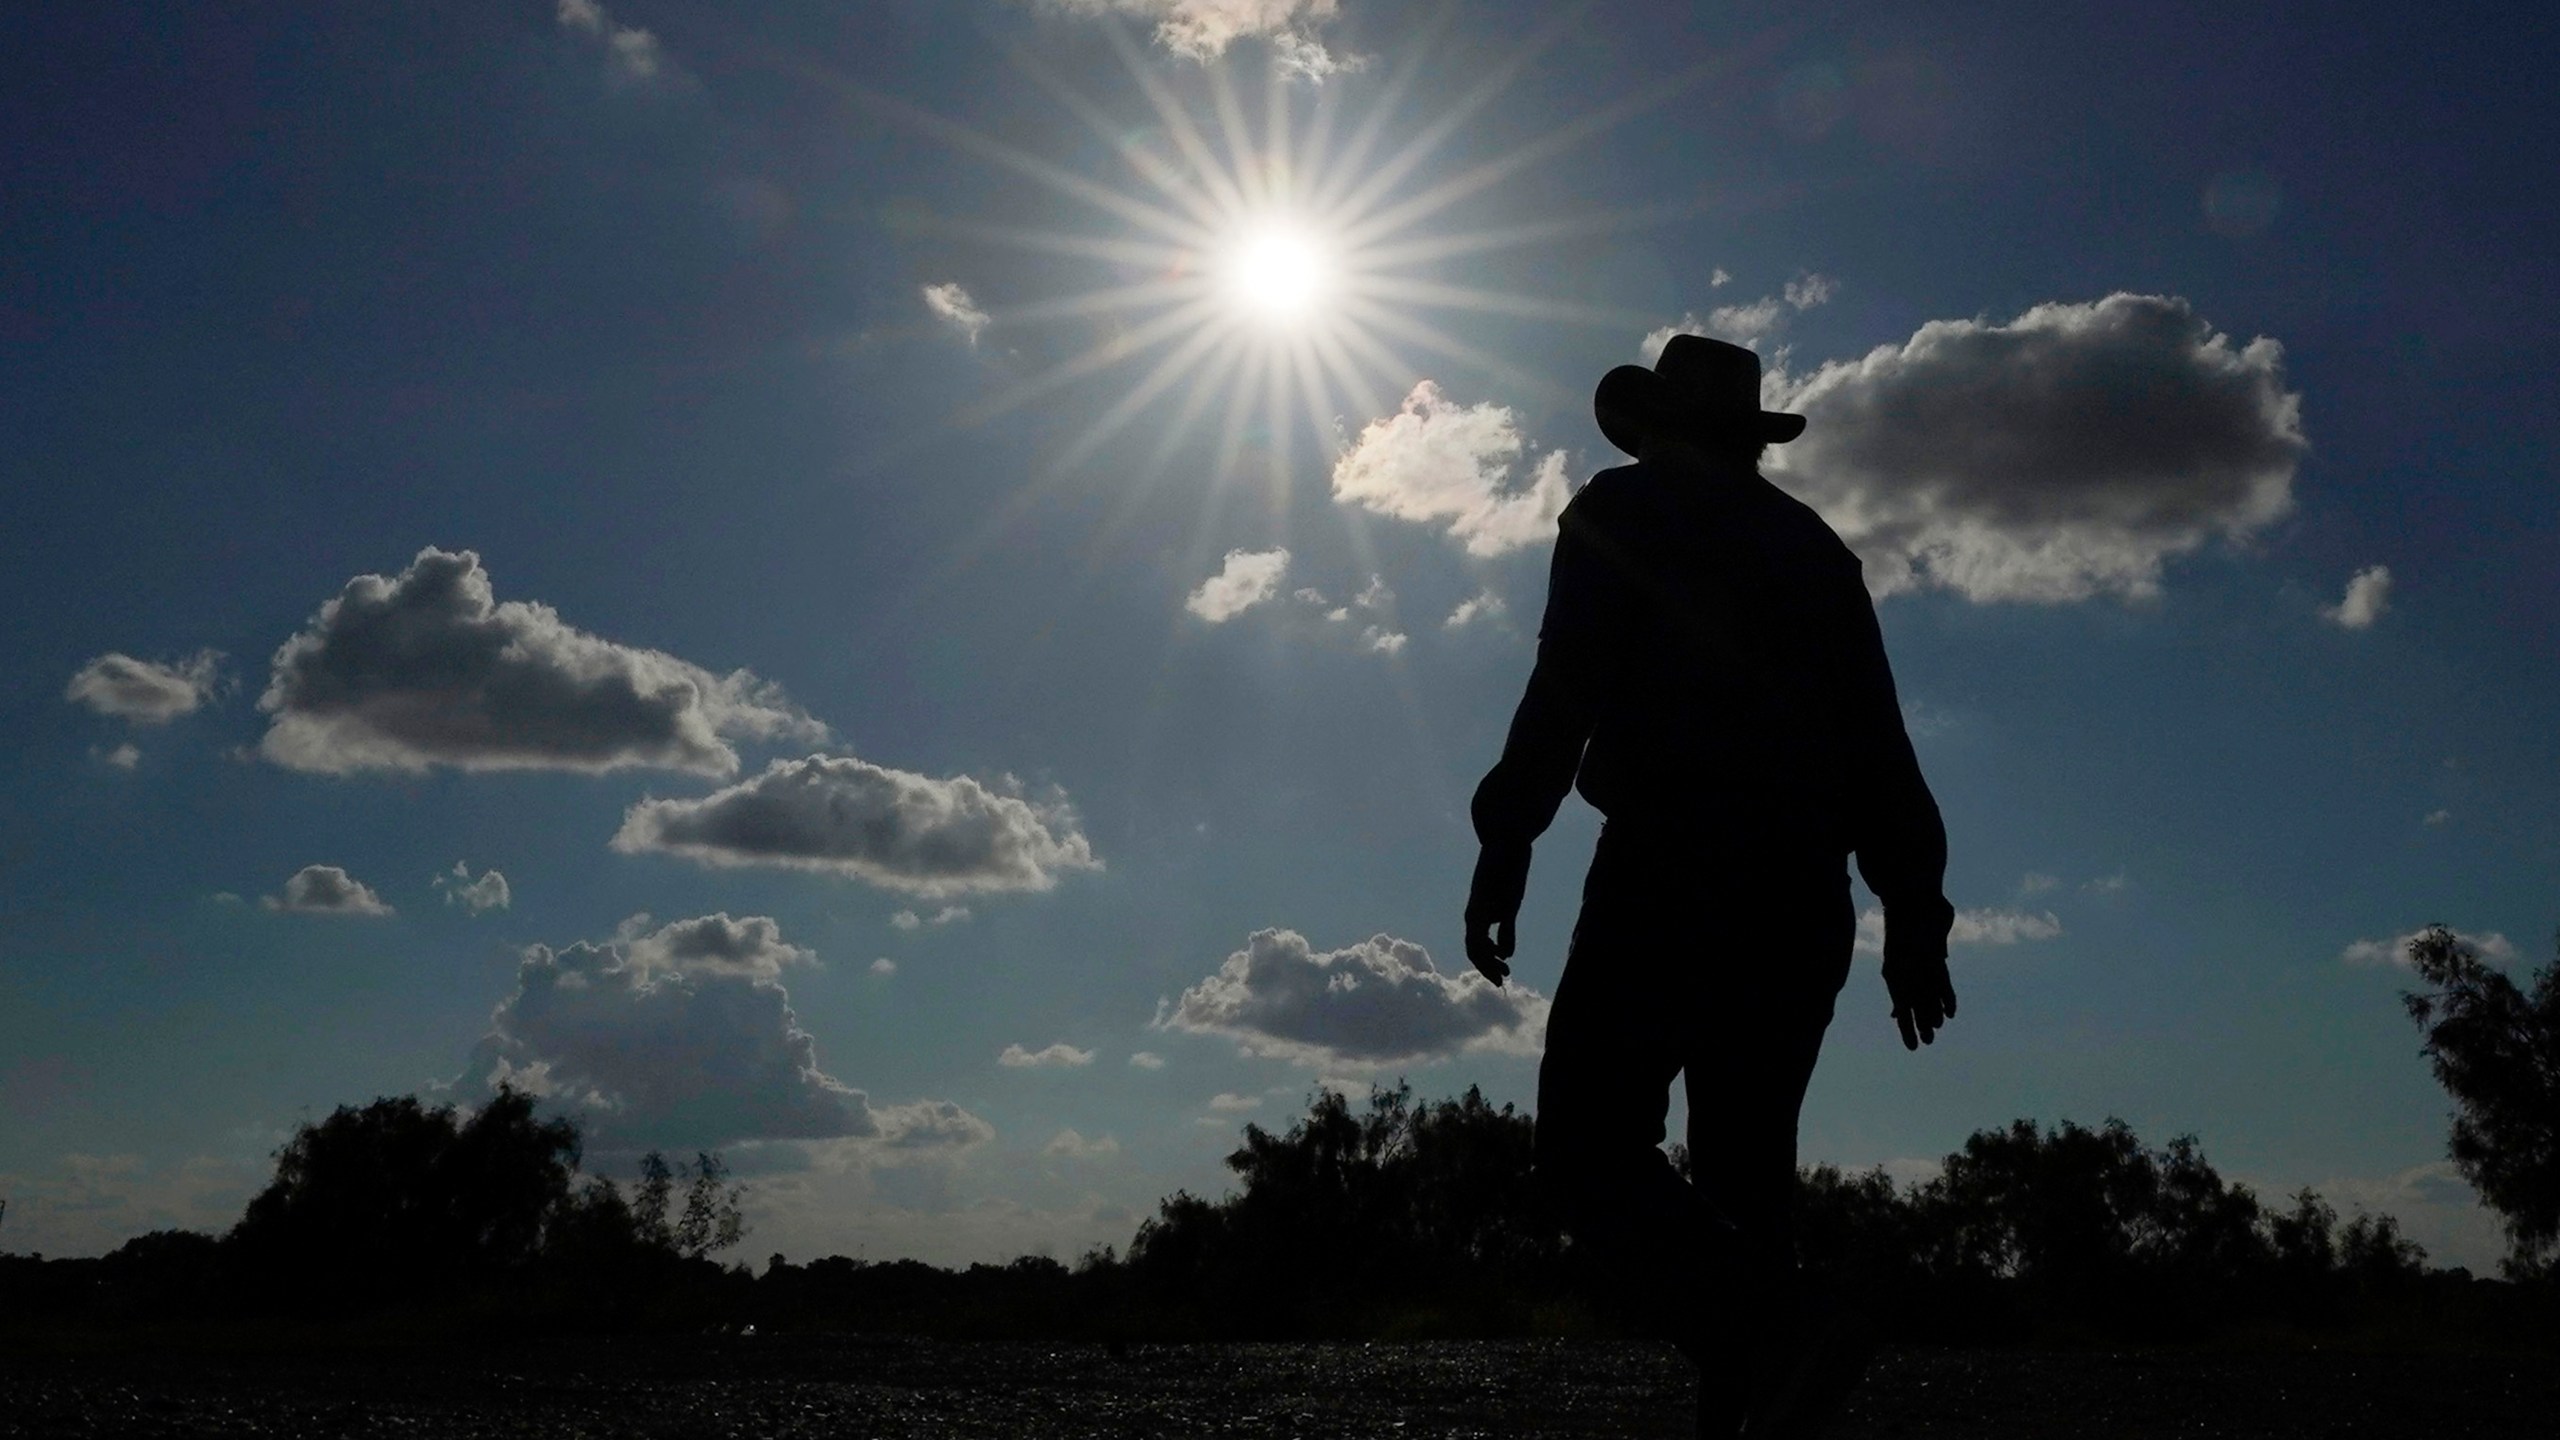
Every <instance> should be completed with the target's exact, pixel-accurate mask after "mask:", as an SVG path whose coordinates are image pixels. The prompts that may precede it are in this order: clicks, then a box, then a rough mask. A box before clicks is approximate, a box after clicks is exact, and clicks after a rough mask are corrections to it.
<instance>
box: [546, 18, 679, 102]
mask: <svg viewBox="0 0 2560 1440" xmlns="http://www.w3.org/2000/svg"><path fill="white" fill-rule="evenodd" d="M554 13H556V14H557V15H558V17H559V21H560V28H561V29H562V30H564V31H566V32H568V33H569V34H571V35H575V36H577V37H578V38H579V39H581V40H584V41H586V42H587V43H589V44H591V45H593V46H595V47H596V48H597V49H598V50H600V51H601V52H602V53H603V55H604V61H605V75H606V77H607V78H608V79H611V80H612V81H614V82H615V83H616V84H621V85H648V84H653V83H654V84H664V83H668V82H672V81H676V80H680V79H682V78H683V72H681V71H679V70H677V69H676V68H675V67H674V66H673V65H672V64H670V63H669V61H668V59H667V54H666V49H665V47H663V46H661V45H660V44H659V43H658V37H657V36H656V35H653V34H651V33H650V32H648V31H646V30H643V29H641V28H640V27H638V26H636V25H622V24H617V23H615V21H614V18H613V17H612V16H611V15H609V14H607V13H605V8H604V7H603V6H602V5H599V4H597V3H596V0H560V3H559V8H558V9H557V11H555V12H554Z"/></svg>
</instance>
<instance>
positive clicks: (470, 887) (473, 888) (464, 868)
mask: <svg viewBox="0 0 2560 1440" xmlns="http://www.w3.org/2000/svg"><path fill="white" fill-rule="evenodd" d="M435 888H437V889H438V890H441V891H443V892H444V903H446V904H447V905H459V906H461V907H462V908H463V909H465V910H468V911H470V912H471V913H472V914H474V915H478V914H481V913H483V912H484V911H489V910H504V909H506V908H507V907H508V906H509V905H512V904H514V903H515V895H514V892H512V891H511V890H509V889H508V888H507V877H506V876H504V875H501V874H499V873H498V872H497V871H495V870H483V871H481V872H480V873H479V875H478V876H476V877H475V876H474V875H473V874H472V873H471V867H470V866H469V865H467V864H464V863H463V862H462V861H460V860H456V861H454V862H453V869H451V870H449V871H447V872H446V873H444V874H442V875H439V876H437V877H436V878H435Z"/></svg>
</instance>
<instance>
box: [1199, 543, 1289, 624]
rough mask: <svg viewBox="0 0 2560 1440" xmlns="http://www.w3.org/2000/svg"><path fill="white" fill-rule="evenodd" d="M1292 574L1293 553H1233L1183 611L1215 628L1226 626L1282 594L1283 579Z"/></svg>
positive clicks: (1240, 551)
mask: <svg viewBox="0 0 2560 1440" xmlns="http://www.w3.org/2000/svg"><path fill="white" fill-rule="evenodd" d="M1288 573H1289V552H1288V551H1287V550H1284V549H1281V548H1279V547H1277V546H1275V547H1273V548H1271V549H1269V550H1230V551H1228V552H1227V560H1226V564H1224V565H1222V566H1220V567H1219V569H1218V573H1217V574H1215V575H1212V576H1210V577H1209V578H1208V579H1206V580H1203V581H1201V582H1200V588H1199V589H1197V590H1194V591H1192V592H1191V597H1190V598H1189V599H1187V600H1185V601H1183V602H1182V608H1183V609H1185V610H1188V611H1190V612H1191V613H1192V614H1194V615H1197V616H1199V617H1200V618H1201V619H1203V620H1206V621H1208V622H1209V623H1210V624H1212V625H1218V624H1223V623H1225V622H1226V621H1229V620H1232V619H1234V618H1235V617H1237V616H1238V615H1241V614H1243V613H1244V612H1246V611H1247V610H1250V609H1252V608H1253V607H1254V606H1256V605H1259V604H1261V603H1262V602H1263V601H1265V600H1268V599H1270V598H1271V597H1272V596H1274V595H1276V594H1278V593H1280V580H1281V577H1282V576H1284V575H1286V574H1288Z"/></svg>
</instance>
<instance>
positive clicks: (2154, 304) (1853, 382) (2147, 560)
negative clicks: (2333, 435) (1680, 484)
mask: <svg viewBox="0 0 2560 1440" xmlns="http://www.w3.org/2000/svg"><path fill="white" fill-rule="evenodd" d="M2283 358H2284V351H2283V347H2282V346H2280V345H2278V344H2277V343H2276V342H2275V341H2273V340H2271V339H2267V338H2265V337H2260V338H2258V339H2254V340H2251V341H2249V342H2248V343H2247V344H2245V345H2238V344H2234V343H2233V342H2232V341H2231V339H2230V337H2228V336H2226V335H2223V334H2221V333H2220V332H2218V331H2216V330H2214V329H2213V328H2212V327H2211V326H2210V325H2208V324H2206V323H2205V322H2204V320H2203V319H2201V318H2200V317H2198V316H2197V315H2196V313H2195V312H2194V310H2193V309H2192V308H2190V307H2189V305H2188V304H2187V302H2186V301H2185V300H2183V299H2180V298H2178V297H2175V296H2163V295H2133V294H2123V293H2119V294H2114V295H2110V296H2108V297H2106V298H2105V299H2103V300H2097V301H2092V302H2089V303H2085V304H2048V305H2038V306H2036V307H2035V308H2033V309H2031V310H2029V311H2027V312H2026V313H2025V314H2023V315H2020V316H2018V317H2017V318H2016V319H2015V320H2012V321H2009V322H2008V323H2006V324H1992V323H1990V322H1988V321H1985V320H1979V319H1975V320H1933V321H1931V322H1929V323H1928V324H1926V325H1923V326H1922V327H1920V329H1919V331H1918V332H1917V333H1916V334H1914V335H1913V336H1912V337H1911V339H1910V340H1909V341H1908V342H1906V343H1904V344H1902V345H1899V346H1895V345H1884V346H1879V347H1878V348H1876V349H1875V350H1873V351H1871V352H1869V353H1868V354H1867V355H1865V356H1864V357H1862V358H1860V359H1856V360H1848V361H1836V362H1833V363H1829V364H1825V365H1823V366H1821V367H1820V368H1819V369H1816V370H1814V371H1813V372H1812V373H1810V374H1807V375H1802V376H1791V375H1788V374H1786V373H1785V372H1783V371H1773V372H1771V373H1770V374H1769V375H1768V376H1767V377H1766V379H1765V381H1764V385H1763V390H1762V398H1763V402H1764V403H1765V404H1768V405H1769V406H1770V407H1771V408H1773V409H1784V410H1793V411H1797V412H1799V413H1801V414H1803V415H1804V416H1805V417H1806V418H1807V421H1808V425H1807V428H1806V430H1805V433H1804V436H1803V438H1802V439H1799V440H1797V441H1796V442H1795V443H1793V444H1791V445H1786V446H1781V447H1777V448H1775V449H1773V450H1771V451H1770V458H1769V462H1768V463H1769V475H1770V478H1771V479H1773V480H1775V481H1776V482H1777V483H1779V484H1781V485H1783V486H1785V487H1787V488H1788V489H1790V490H1792V491H1793V492H1794V493H1795V494H1797V495H1798V496H1799V497H1801V498H1803V499H1804V500H1805V501H1806V502H1807V503H1809V504H1811V505H1812V506H1813V507H1814V508H1815V509H1817V510H1819V511H1821V512H1822V515H1823V517H1824V518H1825V519H1826V520H1828V521H1830V522H1831V525H1832V528H1833V529H1835V530H1837V531H1839V532H1840V537H1841V538H1842V539H1843V540H1845V541H1847V542H1848V543H1849V545H1850V547H1851V548H1852V549H1854V550H1856V551H1857V552H1858V554H1859V557H1860V558H1861V559H1862V560H1863V561H1864V562H1865V565H1866V574H1867V584H1868V588H1870V589H1871V590H1873V591H1874V592H1876V593H1877V594H1879V595H1889V594H1892V593H1894V592H1896V591H1901V590H1910V589H1914V588H1918V587H1923V586H1936V587H1940V588H1943V589H1948V590H1953V591H1955V592H1956V593H1958V594H1960V595H1963V596H1965V597H1966V598H1968V599H1971V600H1977V601H1991V600H2017V601H2029V602H2039V603H2056V602H2063V601H2073V600H2082V599H2087V598H2089V597H2090V596H2093V595H2100V594H2115V595H2123V596H2145V595H2150V594H2152V593H2154V592H2156V591H2157V590H2158V588H2159V582H2160V572H2161V567H2162V564H2163V563H2164V562H2165V561H2167V560H2168V559H2170V558H2171V557H2174V556H2179V555H2184V554H2187V553H2189V552H2191V551H2194V550H2196V549H2198V548H2200V547H2201V546H2203V545H2204V544H2205V542H2206V541H2208V540H2210V539H2212V538H2214V537H2215V536H2222V537H2225V538H2227V539H2230V540H2232V541H2240V540H2245V539H2247V538H2248V537H2249V536H2251V535H2254V534H2255V533H2257V532H2258V531H2259V530H2261V529H2263V528H2264V527H2265V526H2266V525H2268V524H2269V523H2270V522H2272V521H2274V520H2275V519H2276V518H2277V517H2278V516H2281V515H2283V514H2284V513H2285V512H2286V511H2287V510H2288V509H2290V508H2291V506H2292V504H2293V490H2292V487H2293V477H2294V471H2295V468H2296V466H2297V465H2298V464H2299V463H2300V461H2301V459H2302V456H2303V454H2304V453H2305V451H2306V450H2307V448H2308V444H2307V442H2306V441H2305V440H2304V438H2303V433H2302V422H2301V413H2300V411H2301V397H2300V396H2299V395H2297V394H2295V393H2293V392H2292V391H2289V390H2287V389H2286V388H2285V376H2284V367H2283Z"/></svg>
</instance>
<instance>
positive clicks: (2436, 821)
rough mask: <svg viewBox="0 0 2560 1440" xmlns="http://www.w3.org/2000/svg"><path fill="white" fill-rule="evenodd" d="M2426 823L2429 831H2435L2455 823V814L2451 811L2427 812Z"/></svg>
mask: <svg viewBox="0 0 2560 1440" xmlns="http://www.w3.org/2000/svg"><path fill="white" fill-rule="evenodd" d="M2424 823H2425V824H2426V825H2427V827H2428V828H2429V829H2434V828H2436V827H2438V826H2443V825H2450V824H2452V823H2453V812H2452V811H2450V810H2430V811H2428V812H2427V818H2426V820H2425V822H2424Z"/></svg>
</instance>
